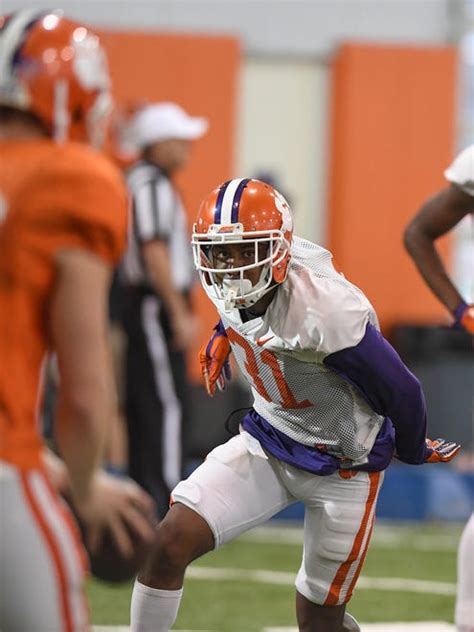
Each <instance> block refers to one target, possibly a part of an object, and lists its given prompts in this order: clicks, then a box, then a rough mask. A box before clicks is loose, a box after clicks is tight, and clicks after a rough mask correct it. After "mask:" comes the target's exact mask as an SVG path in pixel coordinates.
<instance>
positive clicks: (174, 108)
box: [129, 102, 209, 149]
mask: <svg viewBox="0 0 474 632" xmlns="http://www.w3.org/2000/svg"><path fill="white" fill-rule="evenodd" d="M208 127H209V122H208V120H207V119H206V118H203V117H197V116H189V114H187V113H186V112H185V111H184V110H183V108H182V107H180V106H179V105H177V104H176V103H171V102H163V103H153V104H151V105H147V106H145V107H144V108H143V109H141V110H140V111H139V112H137V114H135V116H134V117H133V119H132V121H131V123H130V130H129V131H130V137H131V140H132V142H133V143H134V144H135V145H136V147H137V148H138V149H143V147H147V146H148V145H151V144H152V143H156V142H159V141H162V140H169V139H172V138H177V139H181V140H196V139H197V138H201V136H203V135H204V134H205V133H206V131H207V129H208Z"/></svg>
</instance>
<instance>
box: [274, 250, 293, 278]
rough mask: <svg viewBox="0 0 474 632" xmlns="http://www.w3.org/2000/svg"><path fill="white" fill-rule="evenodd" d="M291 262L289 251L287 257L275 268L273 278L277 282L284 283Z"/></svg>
mask: <svg viewBox="0 0 474 632" xmlns="http://www.w3.org/2000/svg"><path fill="white" fill-rule="evenodd" d="M289 263H290V252H289V251H288V252H287V253H286V255H285V257H284V258H283V259H282V261H280V263H278V264H277V265H276V266H274V268H273V280H274V281H275V283H283V281H284V280H285V279H286V275H287V274H288V264H289Z"/></svg>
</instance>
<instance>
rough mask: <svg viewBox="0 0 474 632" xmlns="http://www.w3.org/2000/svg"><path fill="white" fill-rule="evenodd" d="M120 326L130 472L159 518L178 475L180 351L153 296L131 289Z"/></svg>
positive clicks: (182, 397)
mask: <svg viewBox="0 0 474 632" xmlns="http://www.w3.org/2000/svg"><path fill="white" fill-rule="evenodd" d="M127 303H128V305H127V309H126V313H125V319H124V321H125V322H124V325H125V330H126V333H127V336H128V344H127V355H126V365H127V366H126V387H125V388H126V393H125V413H126V418H127V425H128V441H129V474H130V476H131V478H133V479H134V480H135V481H136V482H137V483H139V484H140V485H141V486H142V487H143V488H144V489H145V490H146V491H147V492H148V493H149V494H151V496H152V497H153V498H154V499H155V502H156V504H157V509H158V514H159V516H160V517H163V516H164V515H165V513H166V511H167V510H168V506H169V496H170V492H171V490H172V489H173V487H174V486H175V485H176V484H177V483H178V482H179V481H180V480H181V477H182V420H183V415H184V410H185V407H186V400H187V389H186V365H185V357H184V354H183V353H182V352H179V351H175V350H173V349H172V348H171V347H170V339H171V331H170V327H169V323H168V319H167V316H166V313H165V312H164V309H163V306H162V304H161V303H160V301H159V299H158V298H157V297H156V295H154V294H152V293H150V292H149V291H147V290H145V289H143V290H142V289H132V290H130V292H129V295H128V298H127Z"/></svg>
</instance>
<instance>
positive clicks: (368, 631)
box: [93, 621, 455, 632]
mask: <svg viewBox="0 0 474 632" xmlns="http://www.w3.org/2000/svg"><path fill="white" fill-rule="evenodd" d="M360 625H361V631H362V632H455V627H454V625H450V624H449V623H443V622H441V621H425V622H423V623H409V622H404V623H361V624H360ZM93 632H130V628H129V627H128V626H125V625H120V626H114V625H96V626H94V627H93ZM174 632H217V631H216V630H174ZM262 632H298V628H263V630H262Z"/></svg>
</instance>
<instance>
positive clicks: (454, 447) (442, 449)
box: [425, 439, 461, 463]
mask: <svg viewBox="0 0 474 632" xmlns="http://www.w3.org/2000/svg"><path fill="white" fill-rule="evenodd" d="M460 449H461V446H460V445H459V443H455V442H454V441H446V439H435V440H434V441H432V440H431V439H426V456H425V463H448V462H449V461H452V460H453V459H454V457H455V456H456V454H457V453H458V452H459V450H460Z"/></svg>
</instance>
